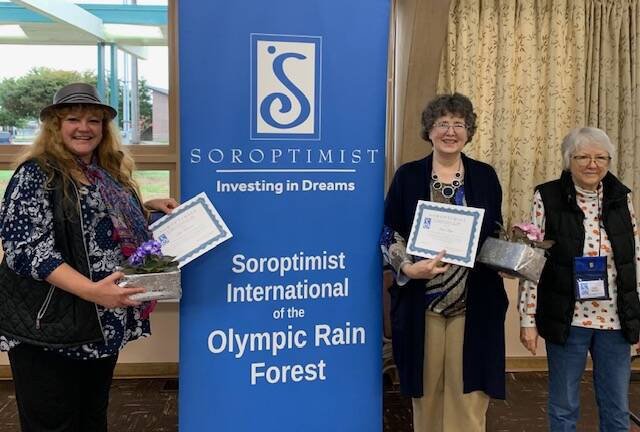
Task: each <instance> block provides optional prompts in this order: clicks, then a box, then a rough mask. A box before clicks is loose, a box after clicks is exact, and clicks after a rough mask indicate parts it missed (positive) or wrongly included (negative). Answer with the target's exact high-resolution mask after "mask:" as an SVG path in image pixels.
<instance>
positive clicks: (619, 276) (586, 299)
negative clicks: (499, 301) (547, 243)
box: [520, 127, 640, 431]
mask: <svg viewBox="0 0 640 432" xmlns="http://www.w3.org/2000/svg"><path fill="white" fill-rule="evenodd" d="M613 155H614V149H613V145H612V144H611V141H610V140H609V137H608V136H607V134H606V133H605V132H604V131H602V130H600V129H597V128H593V127H585V128H576V129H573V130H572V131H571V132H570V133H569V134H568V135H567V136H566V137H565V138H564V140H563V142H562V157H563V162H564V169H563V172H562V174H561V176H560V178H559V179H557V180H554V181H551V182H548V183H544V184H542V185H539V186H538V187H536V190H535V194H534V198H533V210H532V220H533V223H534V224H535V225H537V226H538V227H539V228H540V229H541V230H542V232H543V233H544V237H545V240H553V241H554V244H553V246H552V247H551V248H550V249H549V250H548V253H547V262H546V265H545V267H544V270H543V272H542V275H541V277H540V281H539V283H538V284H537V285H535V284H533V283H531V282H522V283H521V287H520V326H521V327H520V340H521V342H522V344H523V345H524V346H525V347H526V348H527V349H528V350H529V351H530V352H531V353H533V354H535V353H536V349H537V345H538V335H540V336H542V337H543V338H544V339H545V342H546V348H547V359H548V366H549V407H548V408H549V409H548V415H549V429H550V430H551V431H575V430H576V422H577V420H578V415H579V408H580V395H579V390H580V380H581V377H582V373H583V371H584V368H585V365H586V360H587V352H590V353H591V358H592V359H593V382H594V388H595V394H596V400H597V404H598V411H599V418H600V428H599V430H601V431H627V430H629V414H628V387H629V375H630V367H631V364H630V345H631V344H636V343H638V334H639V332H640V300H639V296H638V274H637V270H638V260H639V259H640V253H639V250H638V247H639V241H638V234H637V226H636V218H635V215H634V211H633V205H632V200H631V191H630V190H629V188H627V187H626V186H625V185H624V184H622V183H621V182H620V180H618V179H617V178H616V177H615V176H614V175H613V174H612V173H611V172H609V166H610V164H611V158H612V156H613Z"/></svg>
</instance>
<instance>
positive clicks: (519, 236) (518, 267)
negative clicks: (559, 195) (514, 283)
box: [477, 223, 553, 283]
mask: <svg viewBox="0 0 640 432" xmlns="http://www.w3.org/2000/svg"><path fill="white" fill-rule="evenodd" d="M500 237H501V238H495V237H488V238H487V239H486V240H485V242H484V244H483V245H482V248H481V249H480V253H479V254H478V258H477V261H479V262H481V263H483V264H486V265H488V266H489V267H491V268H494V269H496V270H498V271H501V272H504V273H507V274H510V275H512V276H515V277H518V278H522V279H527V280H530V281H532V282H535V283H538V281H539V280H540V275H541V274H542V269H543V268H544V264H545V262H546V260H547V259H546V258H545V254H544V250H545V249H549V248H550V247H551V246H552V245H553V241H551V240H543V235H542V231H540V229H539V228H538V227H537V226H535V225H534V224H531V223H520V224H515V225H514V226H513V227H512V228H511V230H510V231H508V230H506V229H505V228H504V227H503V226H502V225H500Z"/></svg>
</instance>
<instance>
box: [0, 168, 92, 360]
mask: <svg viewBox="0 0 640 432" xmlns="http://www.w3.org/2000/svg"><path fill="white" fill-rule="evenodd" d="M67 183H68V184H67V194H66V196H65V193H64V191H63V187H64V186H63V182H62V181H61V176H60V175H55V176H54V178H53V180H52V182H51V183H50V184H49V187H50V188H51V194H50V199H51V204H52V208H53V214H54V215H53V216H54V217H53V220H54V221H53V224H54V232H55V242H56V249H57V250H58V251H59V252H60V253H61V254H62V257H63V258H64V260H65V262H66V263H67V264H69V265H70V266H71V267H73V268H74V269H76V270H77V271H79V272H80V273H82V274H83V275H85V276H86V277H88V278H90V272H89V263H88V259H89V258H88V255H87V252H86V249H85V243H84V237H83V231H82V228H83V223H82V216H81V214H80V213H79V211H78V210H79V206H80V201H79V195H78V190H77V187H76V186H75V185H74V184H72V183H71V182H67ZM5 199H7V197H6V196H5ZM0 333H2V334H3V335H5V336H8V337H11V338H15V339H18V340H20V341H22V342H26V343H29V344H33V345H39V346H45V347H50V348H62V347H71V346H78V345H82V344H85V343H90V342H98V341H102V340H104V339H103V333H102V327H101V324H100V319H99V318H98V310H97V308H96V305H95V304H94V303H91V302H88V301H85V300H83V299H81V298H80V297H78V296H75V295H73V294H70V293H68V292H67V291H64V290H62V289H59V288H56V287H54V286H53V285H51V284H49V283H48V282H46V281H38V280H35V279H32V278H27V277H23V276H20V275H19V274H17V273H15V272H14V271H13V270H11V269H10V268H9V266H8V265H7V262H6V259H3V260H2V263H1V264H0Z"/></svg>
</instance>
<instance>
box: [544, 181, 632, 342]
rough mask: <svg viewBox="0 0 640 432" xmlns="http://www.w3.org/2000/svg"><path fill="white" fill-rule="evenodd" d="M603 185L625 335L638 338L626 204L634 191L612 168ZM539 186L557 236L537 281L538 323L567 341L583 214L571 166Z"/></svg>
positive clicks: (550, 336) (550, 233)
mask: <svg viewBox="0 0 640 432" xmlns="http://www.w3.org/2000/svg"><path fill="white" fill-rule="evenodd" d="M602 184H603V202H602V222H603V224H604V228H605V231H606V233H607V235H608V237H609V240H610V241H611V247H612V249H613V256H614V257H615V267H616V272H617V276H616V285H617V289H618V298H617V306H618V316H619V318H620V325H621V327H622V333H623V335H624V337H625V339H626V340H627V341H628V342H629V343H636V342H638V334H639V333H640V301H639V300H638V293H637V291H636V258H635V242H634V236H633V225H632V221H631V215H630V213H629V208H628V205H627V194H628V193H629V192H630V190H629V189H628V188H627V187H626V186H624V185H623V184H622V183H621V182H620V181H619V180H618V179H617V178H616V177H615V176H614V175H613V174H611V173H607V175H606V176H605V177H604V179H603V180H602ZM536 189H537V190H538V191H539V192H540V194H541V196H542V202H543V203H544V210H545V219H546V223H545V239H548V240H554V241H555V244H554V245H553V246H552V247H551V249H549V251H548V254H547V263H546V265H545V267H544V270H543V272H542V275H541V276H540V282H539V283H538V299H537V309H536V325H537V327H538V331H539V333H540V335H541V336H542V337H543V338H544V339H545V340H546V341H549V342H552V343H556V344H564V343H565V342H566V340H567V337H568V336H569V329H570V328H571V322H572V320H573V311H574V307H575V302H576V298H575V290H574V276H573V261H574V258H575V257H580V256H582V254H583V250H584V239H585V233H584V225H583V221H584V213H583V212H582V210H581V209H580V208H579V207H578V204H577V202H576V191H575V187H574V184H573V181H572V179H571V174H570V173H569V172H568V171H564V172H563V173H562V176H561V177H560V179H559V180H554V181H551V182H548V183H545V184H542V185H540V186H538V187H537V188H536Z"/></svg>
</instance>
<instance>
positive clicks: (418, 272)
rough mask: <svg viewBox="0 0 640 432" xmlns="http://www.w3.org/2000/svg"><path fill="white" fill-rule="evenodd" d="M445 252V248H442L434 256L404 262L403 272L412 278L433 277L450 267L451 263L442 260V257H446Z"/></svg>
mask: <svg viewBox="0 0 640 432" xmlns="http://www.w3.org/2000/svg"><path fill="white" fill-rule="evenodd" d="M445 253H446V251H445V250H441V251H440V253H438V255H436V256H434V257H433V258H430V259H423V260H420V261H417V262H414V263H407V264H404V265H403V266H402V269H401V270H402V273H404V274H405V275H406V276H408V277H409V278H411V279H433V278H434V277H436V276H437V275H439V274H440V273H444V272H446V271H447V270H448V269H449V266H450V264H445V263H443V262H442V257H444V254H445Z"/></svg>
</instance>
